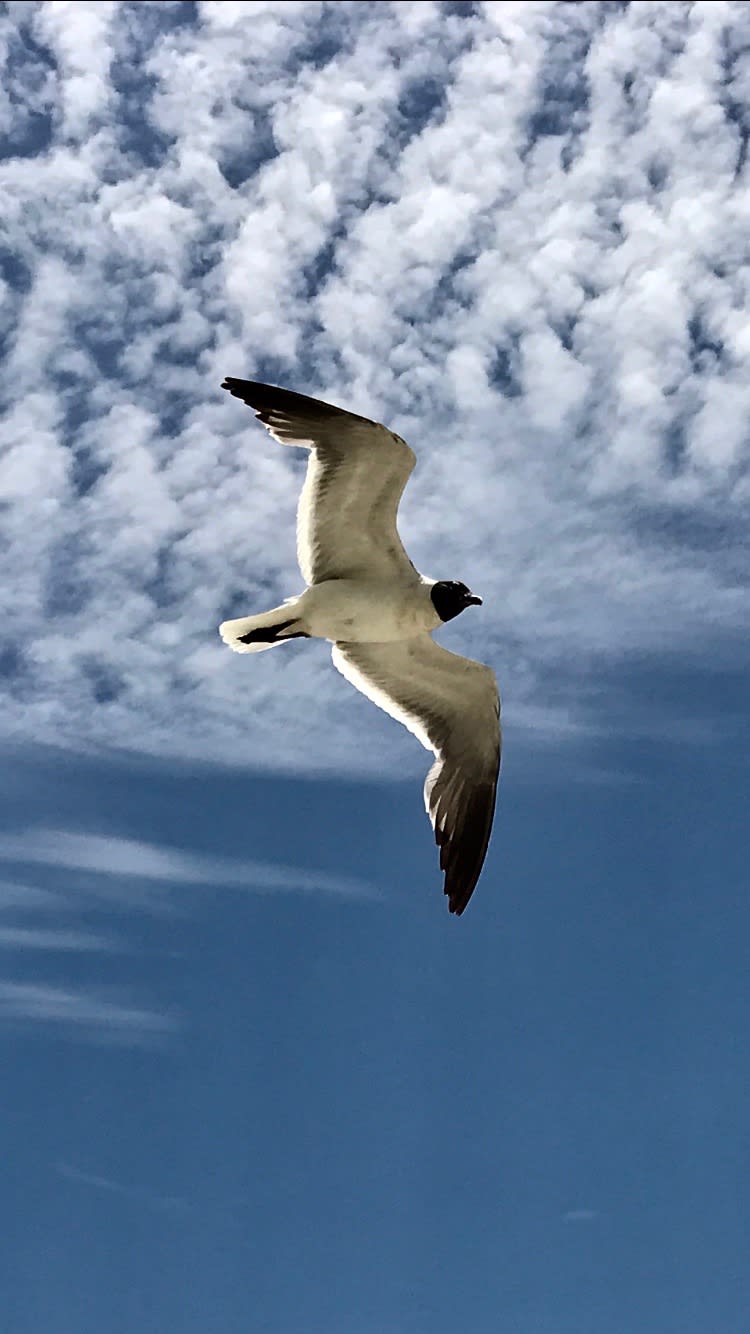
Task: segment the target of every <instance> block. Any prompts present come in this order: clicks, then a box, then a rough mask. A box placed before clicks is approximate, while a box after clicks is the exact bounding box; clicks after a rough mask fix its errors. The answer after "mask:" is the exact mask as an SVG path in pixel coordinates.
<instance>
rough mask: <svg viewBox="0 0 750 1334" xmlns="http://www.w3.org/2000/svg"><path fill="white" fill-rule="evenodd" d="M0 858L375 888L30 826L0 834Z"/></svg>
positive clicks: (242, 883)
mask: <svg viewBox="0 0 750 1334" xmlns="http://www.w3.org/2000/svg"><path fill="white" fill-rule="evenodd" d="M0 861H10V862H20V863H24V864H29V865H35V864H36V865H43V866H52V867H58V868H60V869H63V870H73V871H84V872H95V873H97V874H99V875H105V876H116V877H119V878H124V879H127V880H133V879H135V880H138V879H145V880H152V881H158V882H161V883H163V884H185V885H212V886H214V887H216V888H221V887H223V888H233V889H249V890H256V891H259V892H261V893H262V892H275V891H302V892H313V893H314V892H320V893H323V894H332V895H335V896H337V897H341V898H347V899H349V898H351V899H372V898H376V897H377V892H376V890H375V888H374V887H373V886H371V885H368V884H366V883H365V882H364V881H361V880H357V879H355V878H354V877H351V878H350V877H346V876H338V875H328V874H326V873H324V872H323V873H321V874H317V873H316V872H314V871H311V870H309V869H307V868H304V869H303V868H302V867H293V866H283V865H277V864H276V863H272V862H256V861H239V860H234V859H231V858H228V857H226V858H223V857H206V856H202V855H200V854H198V853H192V852H186V851H184V850H183V849H179V848H173V847H166V846H163V845H159V844H155V843H145V842H141V841H139V840H137V839H130V838H117V837H111V836H104V835H101V834H90V833H71V832H70V831H69V830H65V829H44V828H32V829H28V830H26V832H25V833H22V834H0Z"/></svg>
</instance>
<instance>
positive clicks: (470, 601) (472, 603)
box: [466, 593, 482, 607]
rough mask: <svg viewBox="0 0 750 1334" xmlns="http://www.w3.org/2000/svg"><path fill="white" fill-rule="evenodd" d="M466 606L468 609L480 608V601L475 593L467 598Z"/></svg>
mask: <svg viewBox="0 0 750 1334" xmlns="http://www.w3.org/2000/svg"><path fill="white" fill-rule="evenodd" d="M466 605H467V606H469V607H481V605H482V599H481V598H478V597H477V595H476V593H472V594H471V597H469V598H467V600H466Z"/></svg>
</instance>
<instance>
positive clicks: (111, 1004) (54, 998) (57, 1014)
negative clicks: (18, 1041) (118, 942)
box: [0, 979, 176, 1046]
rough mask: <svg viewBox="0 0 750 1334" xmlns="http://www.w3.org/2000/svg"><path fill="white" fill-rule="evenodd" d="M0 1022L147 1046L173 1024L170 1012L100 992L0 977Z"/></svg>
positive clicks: (172, 1026) (161, 1036)
mask: <svg viewBox="0 0 750 1334" xmlns="http://www.w3.org/2000/svg"><path fill="white" fill-rule="evenodd" d="M0 1022H4V1023H6V1024H12V1025H21V1026H23V1027H24V1028H31V1027H32V1026H33V1027H34V1028H40V1027H41V1028H48V1029H51V1030H52V1031H56V1032H59V1033H62V1034H65V1035H68V1036H71V1035H75V1036H79V1037H81V1036H83V1037H87V1038H89V1039H92V1040H96V1041H105V1042H114V1043H125V1044H127V1045H133V1046H140V1045H144V1044H145V1045H149V1044H151V1043H153V1042H156V1041H161V1040H162V1039H163V1038H165V1037H166V1036H167V1035H168V1034H169V1033H170V1032H172V1031H173V1030H174V1029H175V1027H176V1020H175V1018H174V1017H173V1016H171V1015H168V1014H158V1013H156V1012H155V1011H153V1010H149V1009H146V1008H143V1007H142V1006H140V1005H136V1004H135V1003H130V1002H129V1000H128V999H127V998H125V997H123V996H114V995H111V994H108V993H105V992H103V991H95V990H84V989H81V988H76V989H74V988H67V987H60V986H51V985H48V984H46V983H37V982H17V981H7V980H3V979H0Z"/></svg>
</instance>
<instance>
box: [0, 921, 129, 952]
mask: <svg viewBox="0 0 750 1334" xmlns="http://www.w3.org/2000/svg"><path fill="white" fill-rule="evenodd" d="M115 948H117V946H116V945H115V943H114V941H113V940H111V939H110V938H109V937H107V936H102V935H98V934H95V933H94V932H93V931H75V930H73V931H71V930H66V929H63V928H61V929H57V928H50V927H48V928H44V927H27V926H0V950H58V951H69V950H73V951H79V950H82V951H91V950H96V951H100V950H111V949H115Z"/></svg>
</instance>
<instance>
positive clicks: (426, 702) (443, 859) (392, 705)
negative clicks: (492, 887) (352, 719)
mask: <svg viewBox="0 0 750 1334" xmlns="http://www.w3.org/2000/svg"><path fill="white" fill-rule="evenodd" d="M333 661H334V665H335V666H336V667H338V670H339V671H340V672H341V673H342V675H343V676H345V677H346V679H347V681H350V682H351V684H352V685H353V686H356V688H357V690H361V691H362V694H363V695H366V696H367V698H368V699H371V700H372V701H373V703H374V704H377V705H379V707H380V708H381V709H384V710H385V712H386V713H390V714H391V716H392V717H393V718H397V719H398V721H399V722H400V723H403V724H404V726H405V727H408V729H409V731H410V732H413V733H414V735H415V736H416V737H417V738H418V739H419V740H420V741H421V742H422V745H423V746H424V747H425V748H426V749H427V750H431V751H432V752H433V754H434V755H435V757H436V759H435V763H434V764H433V766H432V768H431V769H430V772H429V774H428V775H427V781H426V783H425V788H424V798H425V807H426V810H427V814H428V815H429V817H430V820H431V821H432V827H433V829H434V831H435V842H436V843H437V844H438V846H439V848H440V869H441V870H442V871H444V872H445V886H444V888H445V893H446V894H447V895H448V907H449V909H450V911H451V912H453V913H458V914H460V913H462V912H463V910H464V908H465V907H466V905H467V903H468V902H469V899H470V898H471V895H472V892H473V890H474V886H475V885H476V883H477V880H478V879H479V874H480V871H481V870H482V865H483V863H484V859H485V855H486V853H487V845H488V843H489V841H490V831H491V829H492V817H493V815H494V811H495V793H496V791H497V779H498V773H499V771H500V735H501V734H500V699H499V696H498V690H497V682H496V680H495V674H494V672H493V671H492V670H491V669H490V668H489V667H485V666H484V665H483V664H482V663H480V662H473V661H472V659H471V658H461V657H459V656H458V654H456V653H449V652H448V650H447V649H444V648H441V647H440V646H439V645H438V644H436V643H435V641H434V640H433V639H432V638H431V636H430V635H426V634H425V635H419V636H417V637H416V638H414V639H406V640H402V641H400V642H399V643H392V644H349V643H347V644H335V645H334V648H333Z"/></svg>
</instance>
